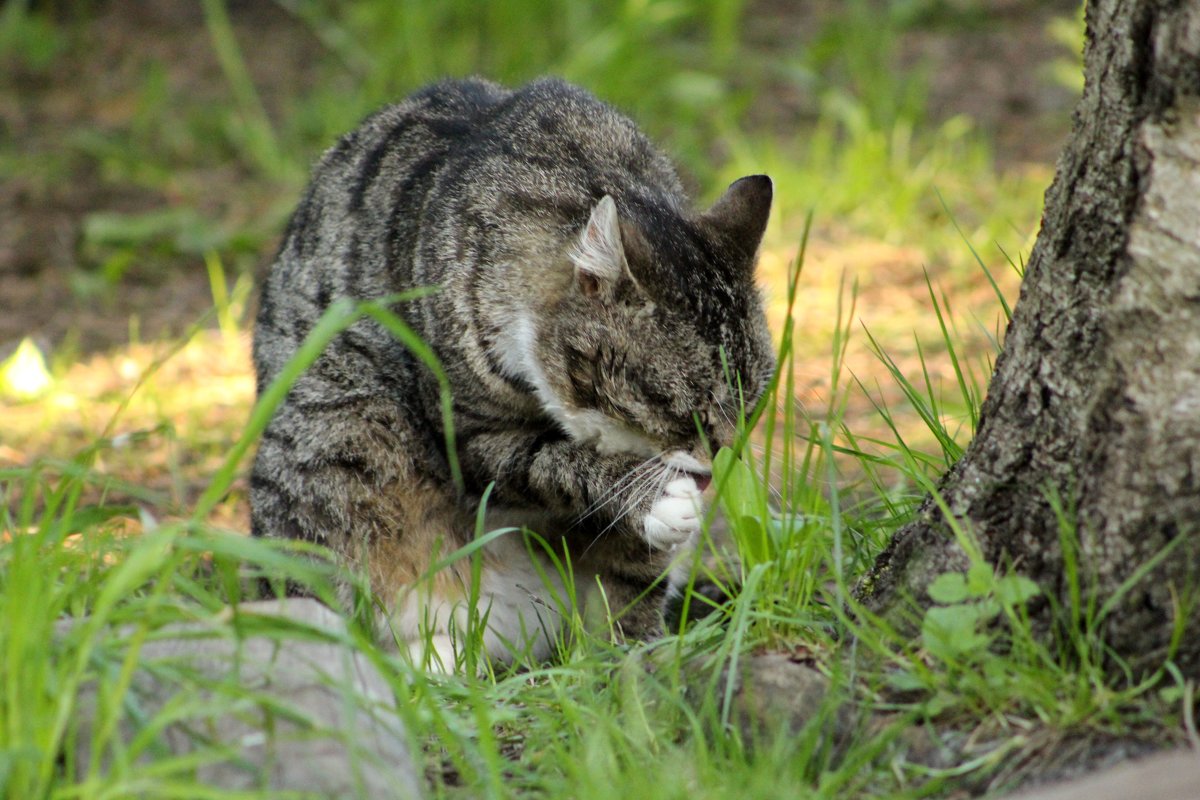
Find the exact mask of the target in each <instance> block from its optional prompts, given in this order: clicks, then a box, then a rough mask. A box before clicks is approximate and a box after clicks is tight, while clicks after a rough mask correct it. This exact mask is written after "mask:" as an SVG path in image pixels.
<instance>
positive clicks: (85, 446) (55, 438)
mask: <svg viewBox="0 0 1200 800" xmlns="http://www.w3.org/2000/svg"><path fill="white" fill-rule="evenodd" d="M249 350H250V348H249V334H240V335H236V336H223V335H221V334H220V333H218V332H216V331H201V332H199V333H197V334H196V335H195V336H193V337H191V338H190V339H188V340H187V341H185V342H160V343H155V344H139V345H133V346H129V347H126V348H122V349H120V350H118V351H116V352H113V353H108V354H103V355H97V356H94V357H91V358H88V359H86V360H84V361H81V362H79V363H76V364H73V365H71V366H70V367H69V368H67V369H66V370H65V371H64V372H63V373H62V374H60V375H56V376H54V380H53V383H52V385H51V388H50V390H49V391H48V392H47V393H46V394H45V395H44V396H42V397H41V398H40V399H38V400H36V401H32V402H26V403H8V404H5V405H0V467H12V466H29V465H33V464H35V463H44V464H45V465H46V469H47V471H48V472H50V473H52V474H53V473H56V472H58V471H59V467H58V466H57V464H58V463H59V462H62V461H65V460H69V459H73V458H82V457H83V456H84V455H85V454H87V453H89V451H91V450H92V449H93V448H94V456H93V457H91V459H90V461H91V467H92V469H93V470H94V471H95V472H97V473H100V474H102V475H106V476H111V477H113V478H117V479H119V481H120V482H122V483H124V484H129V485H132V486H136V487H139V488H140V489H143V490H148V496H147V497H146V498H143V499H142V503H141V504H143V505H145V506H147V507H148V510H151V511H152V513H153V514H154V515H156V516H159V515H164V514H165V515H173V514H181V513H184V512H185V511H186V509H187V508H188V507H189V506H190V504H191V503H192V502H194V501H195V499H196V497H197V496H198V495H199V493H200V492H201V491H203V490H204V488H205V487H206V486H207V485H208V482H209V480H210V478H211V476H212V475H213V473H214V472H215V471H216V469H217V468H218V466H219V465H220V464H221V463H222V460H223V459H224V458H225V455H226V453H227V451H228V450H229V447H230V445H231V444H232V443H233V441H234V440H235V439H236V437H237V435H238V434H239V433H240V431H241V428H242V425H243V423H244V422H245V419H246V416H247V414H248V412H249V409H250V406H251V404H252V403H253V401H254V377H253V373H252V370H251V368H250V357H249ZM91 491H92V493H94V494H95V495H96V497H92V498H85V500H88V499H90V500H95V499H98V497H99V496H100V495H101V494H103V495H104V497H105V499H108V500H112V501H118V500H120V499H123V496H124V494H125V493H124V492H123V490H122V487H121V486H120V485H116V484H114V485H110V486H108V487H103V486H97V487H95V488H94V489H92V490H91ZM244 498H245V490H244V485H243V483H242V482H239V483H238V484H235V486H234V488H233V491H232V492H231V494H230V497H229V499H228V500H227V501H226V502H225V503H223V504H222V505H220V506H219V507H218V509H217V510H216V511H215V513H214V516H213V518H212V522H214V523H215V524H218V525H221V526H223V527H232V528H234V529H238V530H244V529H246V528H247V527H248V522H247V520H248V514H247V511H246V507H245V502H244Z"/></svg>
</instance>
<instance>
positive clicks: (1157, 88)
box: [859, 0, 1200, 675]
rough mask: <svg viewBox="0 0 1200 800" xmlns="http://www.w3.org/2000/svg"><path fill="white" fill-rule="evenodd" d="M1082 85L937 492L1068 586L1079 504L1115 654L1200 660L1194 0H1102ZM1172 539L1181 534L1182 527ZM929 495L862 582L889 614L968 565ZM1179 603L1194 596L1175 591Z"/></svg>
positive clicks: (1042, 577)
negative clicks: (974, 410)
mask: <svg viewBox="0 0 1200 800" xmlns="http://www.w3.org/2000/svg"><path fill="white" fill-rule="evenodd" d="M1087 26H1088V39H1087V47H1086V51H1085V58H1086V85H1085V89H1084V94H1083V97H1082V99H1081V101H1080V104H1079V107H1078V109H1077V111H1076V117H1075V126H1074V132H1073V135H1072V137H1071V141H1070V142H1069V144H1068V145H1067V148H1066V150H1065V152H1064V153H1063V155H1062V157H1061V158H1060V161H1059V164H1058V170H1057V175H1056V177H1055V180H1054V183H1053V185H1052V186H1051V187H1050V189H1049V190H1048V192H1047V194H1046V210H1045V213H1044V215H1043V218H1042V229H1041V232H1040V234H1039V236H1038V239H1037V243H1036V245H1035V246H1034V249H1033V253H1032V255H1031V257H1030V261H1029V264H1028V268H1027V271H1026V277H1025V281H1024V283H1023V285H1022V287H1021V296H1020V299H1019V301H1018V303H1017V306H1016V309H1015V311H1014V315H1013V320H1012V324H1011V325H1010V326H1009V330H1008V334H1007V339H1006V343H1005V349H1004V353H1003V354H1002V356H1001V357H1000V359H999V360H998V361H997V364H996V371H995V374H994V375H993V376H992V381H991V385H990V387H989V390H988V398H987V401H986V402H985V404H984V406H983V414H982V420H981V423H980V426H979V430H978V433H977V435H976V438H975V440H974V441H973V442H972V444H971V446H970V447H969V448H968V450H967V452H966V454H965V455H964V456H963V458H962V459H961V460H960V461H959V463H958V464H957V465H956V466H955V467H954V468H953V469H952V470H951V471H950V472H949V473H948V474H947V475H946V477H945V478H944V480H943V482H942V485H941V495H942V497H943V499H944V500H945V502H946V504H947V506H948V507H949V509H950V510H951V512H952V513H953V514H954V515H955V516H956V517H957V518H958V519H960V520H963V521H964V522H966V523H967V524H969V526H970V527H971V529H972V530H973V531H974V532H975V534H976V535H977V536H978V538H979V540H980V542H981V544H982V546H983V550H984V554H985V556H986V557H987V558H988V559H989V560H991V561H992V562H993V563H996V564H1007V563H1010V562H1011V563H1013V564H1015V565H1016V569H1017V571H1019V572H1021V573H1022V574H1025V575H1028V576H1030V577H1032V578H1034V579H1035V580H1037V581H1038V582H1039V583H1040V584H1041V585H1042V587H1043V589H1044V590H1045V591H1046V592H1047V593H1050V594H1056V595H1058V596H1059V597H1060V598H1062V599H1063V600H1064V601H1065V600H1066V596H1065V592H1066V587H1065V581H1064V580H1063V577H1062V573H1063V559H1062V550H1061V547H1060V546H1059V524H1058V521H1057V519H1056V515H1055V514H1054V512H1053V510H1052V508H1051V505H1050V503H1049V501H1048V499H1047V498H1048V497H1049V496H1050V495H1052V494H1054V495H1057V496H1058V497H1060V498H1061V499H1062V501H1063V503H1064V504H1066V505H1069V506H1070V509H1071V510H1070V512H1069V517H1070V519H1071V520H1072V521H1073V522H1074V523H1075V524H1076V526H1077V528H1078V532H1079V538H1080V542H1081V550H1082V559H1083V562H1084V569H1085V571H1091V572H1092V573H1094V576H1095V577H1094V581H1092V582H1091V585H1092V587H1093V590H1094V591H1096V592H1098V593H1099V595H1100V597H1101V600H1102V601H1103V599H1104V598H1107V597H1110V596H1112V594H1113V593H1114V591H1116V589H1117V588H1118V587H1119V586H1120V585H1121V584H1122V582H1123V581H1125V580H1126V579H1127V578H1128V577H1129V576H1130V575H1131V574H1133V573H1134V572H1135V570H1137V569H1138V568H1139V567H1140V566H1141V565H1144V564H1146V563H1147V562H1149V561H1150V560H1151V559H1152V558H1153V557H1154V556H1155V554H1157V553H1159V552H1161V551H1162V550H1163V549H1164V548H1165V547H1167V546H1168V545H1170V544H1171V543H1172V542H1174V543H1175V544H1174V546H1173V547H1172V550H1171V552H1170V556H1169V557H1168V558H1166V559H1164V560H1163V561H1162V563H1160V564H1159V565H1158V566H1157V567H1156V568H1155V569H1154V571H1153V572H1152V573H1151V574H1150V575H1149V576H1148V577H1147V578H1146V579H1145V580H1142V581H1140V582H1139V583H1138V584H1137V585H1136V587H1135V588H1134V589H1133V590H1132V591H1131V592H1130V593H1129V594H1128V595H1127V596H1126V598H1125V600H1124V601H1123V602H1122V603H1121V604H1120V605H1119V607H1118V609H1117V610H1116V611H1115V612H1114V613H1113V614H1112V615H1111V616H1110V617H1109V619H1108V621H1107V628H1106V634H1107V637H1108V639H1109V641H1110V643H1111V644H1112V645H1113V646H1114V647H1115V648H1116V651H1117V652H1118V653H1120V654H1122V655H1123V656H1124V657H1126V658H1128V659H1130V660H1132V661H1133V662H1134V663H1135V665H1138V666H1152V665H1155V664H1157V663H1161V660H1162V658H1163V656H1164V654H1165V653H1166V652H1167V649H1168V645H1169V643H1170V641H1171V635H1172V626H1173V623H1174V621H1175V619H1176V617H1177V616H1179V615H1186V617H1185V619H1188V620H1189V622H1188V623H1187V631H1186V632H1185V634H1184V636H1183V637H1182V640H1181V642H1180V645H1179V652H1178V653H1177V655H1176V660H1177V661H1178V662H1179V663H1180V665H1181V666H1183V667H1184V669H1185V670H1186V671H1187V672H1188V673H1189V674H1191V675H1200V635H1197V634H1198V633H1200V625H1197V615H1196V614H1195V613H1192V612H1193V611H1194V609H1192V608H1189V607H1187V604H1188V603H1189V602H1190V601H1191V600H1192V599H1194V598H1195V596H1196V587H1197V585H1198V584H1200V581H1198V578H1200V3H1196V2H1194V0H1183V1H1179V2H1165V1H1164V0H1091V2H1089V3H1088V6H1087ZM1179 537H1184V539H1183V540H1182V541H1178V542H1176V540H1177V539H1178V538H1179ZM964 565H965V557H964V555H963V553H962V552H961V550H959V548H958V547H957V546H955V545H954V543H953V541H952V539H951V538H950V536H949V535H948V533H947V531H946V524H945V521H944V520H943V518H942V515H941V513H940V512H939V511H938V509H937V506H936V505H934V504H933V503H932V502H926V504H925V506H924V508H923V509H922V511H921V513H920V514H919V515H918V518H917V519H916V520H915V521H914V522H912V523H911V524H909V525H908V526H906V527H905V528H903V529H902V530H901V531H899V532H898V533H897V535H896V536H895V538H894V539H893V541H892V543H891V544H890V546H889V547H888V549H887V550H886V551H885V552H884V553H883V554H882V555H881V557H880V558H879V561H878V562H877V564H876V565H875V568H874V570H873V571H872V573H871V574H870V575H868V576H867V578H866V579H865V580H864V581H863V583H862V584H861V585H860V587H859V594H860V596H861V597H862V598H863V599H864V600H866V601H867V603H868V606H869V607H871V608H873V609H874V610H876V611H880V612H884V613H887V612H889V611H895V610H896V609H897V608H898V605H899V602H900V600H901V598H903V597H905V596H911V597H913V598H916V599H917V600H918V601H924V602H927V596H926V594H925V587H926V586H928V584H929V582H930V581H931V580H932V578H933V577H934V576H936V575H938V574H939V573H942V572H945V571H948V570H956V569H962V568H963V566H964ZM1180 604H1183V605H1180Z"/></svg>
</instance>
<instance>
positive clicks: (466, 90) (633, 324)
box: [250, 79, 774, 667]
mask: <svg viewBox="0 0 1200 800" xmlns="http://www.w3.org/2000/svg"><path fill="white" fill-rule="evenodd" d="M770 204H771V183H770V180H769V179H768V178H766V177H765V176H752V177H749V178H743V179H742V180H740V181H737V182H736V183H734V184H733V185H732V186H731V187H730V188H729V189H728V191H727V192H726V193H725V195H724V196H723V197H722V198H721V199H720V200H718V201H717V203H716V204H715V205H714V206H713V208H712V209H710V210H709V211H707V212H705V213H696V212H693V211H692V210H691V209H690V207H689V203H688V200H687V198H686V197H685V195H684V193H683V190H682V188H681V186H680V183H679V180H678V178H677V176H676V173H675V170H674V168H673V167H672V165H671V163H670V162H669V161H668V160H667V159H666V158H665V157H664V156H663V155H661V154H660V153H659V152H658V151H657V150H656V149H654V147H653V146H652V145H651V144H650V142H649V141H648V140H647V139H646V138H645V137H644V136H643V135H642V134H641V133H639V132H638V130H637V129H636V128H635V126H634V125H633V123H631V122H630V121H629V120H628V119H627V118H625V117H624V116H622V115H620V114H618V113H617V112H615V111H614V110H613V109H611V108H610V107H608V106H606V105H604V104H603V103H601V102H600V101H598V100H596V99H595V98H593V97H592V96H590V95H589V94H587V93H585V92H584V91H582V90H580V89H578V88H576V87H574V86H571V85H569V84H566V83H563V82H561V81H558V80H552V79H547V80H540V81H537V82H535V83H532V84H529V85H528V86H525V87H523V88H521V89H519V90H515V91H508V90H505V89H503V88H501V87H499V86H496V85H494V84H491V83H488V82H485V81H482V80H464V81H449V82H445V83H441V84H438V85H435V86H432V87H430V88H428V89H425V90H424V91H421V92H419V93H417V94H416V95H413V96H412V97H411V98H409V99H408V100H406V101H405V102H403V103H401V104H399V105H395V106H391V107H389V108H385V109H383V110H382V111H380V112H378V113H377V114H375V115H374V116H372V117H370V118H369V119H367V120H366V121H365V122H364V123H363V124H362V125H361V126H360V127H359V128H358V129H357V130H355V131H354V132H352V133H350V134H348V135H346V136H345V137H343V138H342V140H341V141H340V142H338V143H337V145H335V146H334V147H333V148H332V149H331V150H329V152H327V153H326V154H325V156H324V158H323V159H322V160H321V162H320V164H319V165H318V166H317V167H316V170H315V171H314V174H313V179H312V182H311V184H310V186H309V188H308V191H307V193H306V194H305V196H304V199H303V200H302V201H301V203H300V205H299V207H298V208H297V210H296V212H295V214H294V216H293V217H292V220H291V224H290V225H289V227H288V229H287V232H286V234H285V237H284V241H283V244H282V246H281V249H280V252H279V255H278V257H277V258H276V261H275V263H274V265H273V266H272V268H271V271H270V275H269V277H268V279H267V281H266V285H265V287H264V289H263V293H262V300H261V305H260V309H259V313H258V319H257V326H256V329H255V339H254V361H255V366H256V368H257V370H258V382H259V383H258V385H259V389H260V391H261V390H262V389H264V388H265V386H266V385H267V384H268V383H269V382H270V381H271V380H272V379H273V378H274V377H275V376H276V374H277V372H278V371H279V369H280V367H281V366H282V365H283V364H284V363H285V362H286V361H287V360H288V358H290V357H291V356H292V355H293V354H294V353H295V352H296V349H297V347H298V345H299V344H300V342H301V341H302V340H303V339H304V337H305V336H306V335H307V334H308V333H309V331H310V330H311V329H312V327H313V325H314V323H315V321H316V320H317V319H318V318H319V317H320V316H321V314H322V312H323V311H324V310H325V309H326V308H327V307H328V306H329V304H330V303H331V302H332V301H333V300H335V299H336V298H353V299H372V298H380V297H383V296H386V295H390V294H393V293H396V292H400V291H404V290H407V289H411V288H413V287H423V286H436V287H439V290H438V291H436V292H434V293H432V294H430V295H428V296H425V297H423V298H421V299H419V300H415V301H410V302H407V303H402V304H399V305H397V306H396V308H395V310H396V312H397V313H398V314H400V315H401V316H402V317H403V318H404V319H405V320H406V321H407V322H408V324H409V325H411V326H412V328H413V329H415V331H416V332H417V333H418V334H419V335H420V336H421V337H422V338H423V340H424V341H425V342H427V343H428V344H429V345H430V346H431V347H432V349H433V350H434V351H435V352H436V353H437V355H438V356H439V358H440V360H441V362H442V364H443V365H444V367H445V371H446V373H447V375H448V376H449V380H450V383H451V386H452V391H453V407H454V424H455V431H456V434H457V442H458V448H457V449H458V455H459V458H460V459H461V463H462V466H463V473H464V477H465V492H463V493H460V492H458V491H456V488H455V486H454V483H453V481H452V479H451V472H450V469H449V467H448V461H447V457H446V452H445V444H444V438H443V427H442V420H441V416H440V406H439V394H438V385H437V382H436V381H435V379H434V377H433V375H432V374H431V373H430V371H429V370H428V369H427V368H426V367H425V366H423V365H422V364H421V363H420V362H419V361H418V359H417V358H415V357H414V356H413V355H412V354H411V353H410V352H409V351H408V350H406V349H405V347H403V346H402V345H400V344H399V343H398V342H397V341H396V340H395V339H394V338H393V337H392V336H391V335H390V334H389V333H388V332H387V331H386V330H385V329H384V328H383V327H381V326H380V325H379V324H378V323H376V322H374V321H370V320H363V321H360V322H359V323H357V324H355V325H354V326H353V327H351V328H350V329H348V330H347V331H346V332H345V333H344V334H342V335H341V336H340V337H339V338H337V339H336V340H335V341H334V342H333V343H332V344H331V345H330V346H329V347H328V348H327V349H326V350H325V352H324V354H323V355H322V356H321V357H320V358H319V359H318V360H317V361H316V363H315V364H313V366H312V367H311V368H310V369H309V370H308V371H307V372H306V373H305V374H304V375H303V377H301V378H300V379H299V381H298V382H297V383H296V384H295V386H294V387H293V388H292V390H291V393H290V395H289V396H288V398H287V400H286V402H285V403H284V404H283V405H282V406H281V407H280V408H279V409H278V411H277V413H276V415H275V417H274V419H273V420H272V422H271V423H270V425H269V427H268V428H267V430H266V432H265V433H264V435H263V438H262V442H261V445H260V447H259V451H258V455H257V458H256V460H255V462H254V468H253V472H252V475H251V479H250V488H251V495H250V498H251V506H252V516H253V532H254V533H255V534H256V535H263V536H282V537H295V538H300V539H308V540H312V541H316V542H321V543H323V544H325V545H327V546H329V547H330V548H332V549H333V550H334V551H335V552H336V553H338V554H339V556H340V557H342V558H343V559H344V560H345V562H346V564H347V565H348V566H349V567H350V568H352V569H355V570H359V571H361V572H363V573H365V574H366V575H367V576H369V578H370V581H371V584H372V587H373V590H374V591H375V592H376V593H377V594H378V595H379V597H381V598H382V599H383V600H384V602H385V604H386V605H387V607H388V608H389V610H390V612H391V615H392V622H393V624H394V625H395V626H396V628H397V630H398V631H399V632H400V634H401V635H402V636H404V637H406V638H407V639H408V640H409V641H410V643H418V642H420V641H421V639H422V636H421V633H422V629H423V628H428V629H429V630H431V631H432V633H433V639H432V642H433V645H434V649H435V650H436V651H437V653H436V655H437V657H438V658H439V659H440V660H441V661H442V662H443V663H442V666H443V667H449V666H451V661H450V660H451V659H452V658H453V656H454V650H455V645H454V642H453V641H452V633H453V629H454V627H455V626H456V625H457V626H460V629H461V626H462V625H463V622H464V620H465V615H466V609H465V602H466V598H467V597H468V584H469V582H470V574H469V565H468V563H467V562H465V561H463V562H458V563H456V564H455V565H453V566H451V567H449V568H447V569H445V570H443V571H442V572H441V573H439V574H438V576H437V577H436V578H435V579H433V580H432V581H430V582H427V583H426V584H425V585H424V586H422V587H416V588H414V587H415V584H416V583H417V582H418V579H419V578H420V577H421V576H422V575H424V574H425V573H426V572H427V571H428V569H429V568H430V566H431V563H432V561H433V558H434V555H435V552H440V554H441V555H443V556H444V555H445V554H446V553H448V552H450V551H452V550H454V549H456V548H458V547H460V546H462V545H464V544H465V543H467V542H469V541H470V540H471V538H472V536H473V535H474V530H475V516H476V513H477V508H478V505H479V503H480V498H481V495H482V493H483V492H484V490H485V487H487V486H488V485H489V484H491V483H493V482H494V484H495V486H494V489H493V491H492V494H491V497H490V500H489V502H488V512H489V517H488V520H487V522H488V527H489V529H490V528H492V527H495V526H497V525H516V526H527V527H528V528H529V529H532V530H534V531H537V532H538V533H540V534H541V535H542V536H544V537H546V539H547V540H548V541H549V542H550V543H551V545H552V546H553V547H554V548H555V549H556V550H557V551H559V552H560V553H561V552H562V551H563V549H564V548H565V549H566V550H568V551H569V553H570V559H571V562H570V563H571V564H572V565H573V567H574V582H575V586H576V589H575V591H576V594H577V595H580V596H582V595H584V594H587V593H589V591H590V590H592V589H594V587H596V586H597V583H598V585H599V587H601V589H602V591H601V592H596V591H591V592H590V593H591V594H592V595H595V596H596V597H595V599H597V600H598V601H599V602H601V603H602V604H606V605H607V608H608V609H610V610H611V611H612V612H613V613H619V612H623V613H622V614H621V616H620V617H619V619H618V625H619V629H620V630H621V631H623V633H624V634H625V635H626V636H630V637H649V636H653V635H654V634H655V633H657V632H658V631H659V630H660V629H661V624H662V623H661V604H662V597H663V594H664V592H665V591H666V588H665V581H663V580H662V576H663V574H664V571H666V570H668V569H669V568H670V566H671V562H672V559H673V558H676V557H678V556H680V555H681V554H682V553H685V552H686V550H687V548H688V546H689V545H690V544H691V542H692V540H693V539H694V538H695V535H696V532H697V531H698V530H699V517H700V515H701V512H700V509H701V503H702V500H701V491H702V489H703V488H704V486H705V485H706V484H707V482H708V479H707V477H706V476H707V475H708V473H709V470H710V468H709V464H710V455H709V453H710V452H711V451H712V450H715V448H716V447H718V446H720V445H722V444H725V443H727V442H729V440H730V439H731V437H732V436H733V432H734V427H733V418H734V416H735V414H736V413H737V412H736V409H737V408H738V406H739V403H740V402H745V403H747V404H752V403H754V402H755V401H756V400H757V398H758V397H759V396H760V394H761V392H762V390H763V388H764V386H765V384H766V383H767V381H768V379H769V376H770V373H771V371H772V369H773V365H774V361H773V354H772V348H771V342H770V338H769V336H768V333H767V328H766V323H765V319H764V316H763V311H762V306H761V301H760V298H759V295H758V292H757V290H756V289H755V287H754V283H753V268H754V260H755V253H756V250H757V248H758V244H759V240H760V238H761V236H762V233H763V229H764V227H765V225H766V220H767V214H768V211H769V208H770ZM739 391H740V392H741V394H742V397H740V398H739V396H738V394H739ZM706 441H707V445H706V443H705V442H706ZM710 448H711V450H710ZM535 550H536V548H535ZM555 574H556V571H555V569H554V568H553V567H552V566H548V561H546V560H544V559H541V558H539V557H537V556H534V557H533V558H532V559H531V557H530V555H529V551H528V550H527V548H526V544H525V542H524V541H523V540H522V538H521V534H520V533H516V534H509V535H505V536H503V537H500V538H499V539H497V540H496V541H495V542H493V543H492V544H490V545H489V546H488V547H487V549H486V551H485V553H484V566H483V571H482V576H481V580H480V584H479V585H480V590H481V595H480V601H479V602H480V606H481V608H480V612H481V613H486V614H487V618H488V631H487V634H486V635H485V638H484V642H485V645H486V647H487V649H488V650H489V652H490V653H491V654H492V655H494V656H496V657H499V658H503V659H509V658H513V657H514V656H517V655H521V654H524V653H528V654H529V655H532V656H533V657H535V658H540V657H544V656H546V655H547V654H548V652H549V650H550V647H551V646H552V645H551V643H552V641H553V640H554V638H555V636H556V635H557V633H558V630H559V628H560V622H561V620H560V618H559V616H560V614H561V613H563V611H564V606H563V604H562V602H561V601H562V599H563V598H564V597H565V594H564V593H563V590H564V587H563V586H562V585H561V581H560V580H559V579H558V578H557V577H555ZM597 579H598V581H597ZM643 595H644V596H643ZM639 596H642V599H641V601H640V602H639V603H636V604H633V605H632V606H631V605H630V604H631V603H632V602H633V601H634V600H635V599H636V598H638V597H639Z"/></svg>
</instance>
